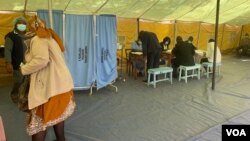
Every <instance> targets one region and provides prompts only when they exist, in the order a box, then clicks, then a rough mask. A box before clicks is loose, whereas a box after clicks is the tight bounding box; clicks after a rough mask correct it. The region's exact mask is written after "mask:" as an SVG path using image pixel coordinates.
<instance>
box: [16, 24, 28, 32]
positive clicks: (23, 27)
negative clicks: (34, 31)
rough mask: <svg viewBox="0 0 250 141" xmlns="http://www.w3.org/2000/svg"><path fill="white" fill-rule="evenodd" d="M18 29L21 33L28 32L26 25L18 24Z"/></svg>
mask: <svg viewBox="0 0 250 141" xmlns="http://www.w3.org/2000/svg"><path fill="white" fill-rule="evenodd" d="M17 29H18V30H19V31H25V30H26V25H25V24H18V25H17Z"/></svg>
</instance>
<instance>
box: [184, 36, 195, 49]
mask: <svg viewBox="0 0 250 141" xmlns="http://www.w3.org/2000/svg"><path fill="white" fill-rule="evenodd" d="M193 40H194V38H193V36H189V37H188V39H187V41H186V42H187V43H189V44H191V46H192V47H193V48H194V50H196V49H197V48H196V47H195V46H194V44H193Z"/></svg>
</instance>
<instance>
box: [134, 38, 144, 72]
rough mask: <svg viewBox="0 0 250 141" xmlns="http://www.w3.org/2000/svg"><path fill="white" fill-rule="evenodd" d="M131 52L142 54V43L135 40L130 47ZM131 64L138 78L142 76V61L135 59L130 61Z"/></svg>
mask: <svg viewBox="0 0 250 141" xmlns="http://www.w3.org/2000/svg"><path fill="white" fill-rule="evenodd" d="M131 49H132V52H142V42H141V41H140V40H136V41H134V42H133V43H132V45H131ZM131 61H132V64H133V68H135V69H136V71H137V72H138V73H139V75H140V76H143V75H144V60H143V58H142V59H136V60H131Z"/></svg>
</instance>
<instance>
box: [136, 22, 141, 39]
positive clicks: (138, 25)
mask: <svg viewBox="0 0 250 141" xmlns="http://www.w3.org/2000/svg"><path fill="white" fill-rule="evenodd" d="M136 23H137V38H138V36H139V32H140V19H139V18H137V19H136Z"/></svg>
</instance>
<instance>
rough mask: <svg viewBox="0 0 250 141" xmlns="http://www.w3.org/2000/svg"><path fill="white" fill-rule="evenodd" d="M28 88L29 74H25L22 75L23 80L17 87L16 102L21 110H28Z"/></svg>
mask: <svg viewBox="0 0 250 141" xmlns="http://www.w3.org/2000/svg"><path fill="white" fill-rule="evenodd" d="M29 88H30V76H29V75H25V76H24V77H23V82H22V84H21V85H20V87H19V91H18V102H17V107H18V109H19V110H20V111H23V112H28V111H29V107H28V94H29Z"/></svg>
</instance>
